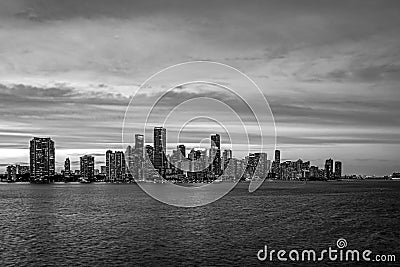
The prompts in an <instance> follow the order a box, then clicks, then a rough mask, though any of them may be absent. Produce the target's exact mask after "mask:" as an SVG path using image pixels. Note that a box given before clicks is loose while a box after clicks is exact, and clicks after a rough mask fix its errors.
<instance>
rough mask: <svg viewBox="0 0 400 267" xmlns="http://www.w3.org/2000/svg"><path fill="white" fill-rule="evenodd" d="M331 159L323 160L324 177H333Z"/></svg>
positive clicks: (328, 178)
mask: <svg viewBox="0 0 400 267" xmlns="http://www.w3.org/2000/svg"><path fill="white" fill-rule="evenodd" d="M333 178H334V177H333V159H327V160H326V161H325V179H327V180H331V179H333Z"/></svg>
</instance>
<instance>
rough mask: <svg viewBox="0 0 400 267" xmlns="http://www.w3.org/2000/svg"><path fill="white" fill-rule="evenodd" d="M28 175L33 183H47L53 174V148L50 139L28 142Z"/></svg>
mask: <svg viewBox="0 0 400 267" xmlns="http://www.w3.org/2000/svg"><path fill="white" fill-rule="evenodd" d="M30 173H31V181H33V182H49V181H50V178H51V177H52V176H54V173H55V148H54V142H53V140H51V139H50V138H39V137H35V138H33V139H32V140H31V141H30Z"/></svg>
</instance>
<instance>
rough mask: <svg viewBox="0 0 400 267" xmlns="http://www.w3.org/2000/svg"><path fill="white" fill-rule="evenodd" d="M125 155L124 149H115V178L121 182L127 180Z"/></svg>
mask: <svg viewBox="0 0 400 267" xmlns="http://www.w3.org/2000/svg"><path fill="white" fill-rule="evenodd" d="M125 164H126V163H125V155H124V152H122V151H115V179H116V180H117V181H119V182H121V181H124V180H125V173H126V168H125V166H126V165H125Z"/></svg>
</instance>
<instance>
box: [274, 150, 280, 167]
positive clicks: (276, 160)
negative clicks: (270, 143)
mask: <svg viewBox="0 0 400 267" xmlns="http://www.w3.org/2000/svg"><path fill="white" fill-rule="evenodd" d="M274 161H275V162H277V163H278V164H280V163H281V151H280V150H275V159H274Z"/></svg>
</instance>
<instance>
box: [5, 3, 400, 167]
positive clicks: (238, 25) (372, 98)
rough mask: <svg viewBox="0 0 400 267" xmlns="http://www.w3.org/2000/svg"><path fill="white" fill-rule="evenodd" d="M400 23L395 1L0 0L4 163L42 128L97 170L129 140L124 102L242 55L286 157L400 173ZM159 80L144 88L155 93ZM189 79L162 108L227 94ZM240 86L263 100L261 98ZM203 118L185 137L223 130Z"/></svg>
mask: <svg viewBox="0 0 400 267" xmlns="http://www.w3.org/2000/svg"><path fill="white" fill-rule="evenodd" d="M399 28H400V2H399V1H397V0H394V1H390V0H385V1H381V0H374V1H371V0H357V1H355V0H347V1H326V0H318V1H317V0H313V1H310V0H302V1H298V0H291V1H289V0H283V1H281V0H279V1H275V0H268V1H255V0H250V1H237V0H231V1H225V0H220V1H208V0H206V1H199V0H197V1H192V0H186V1H182V0H180V1H178V0H173V1H171V0H165V1H161V0H148V1H131V0H114V1H108V0H86V1H78V0H69V1H61V0H2V1H0V171H3V170H4V168H5V166H7V165H9V164H16V163H23V164H27V163H28V162H29V153H28V147H29V140H30V139H31V138H32V137H33V136H49V137H52V139H53V140H54V141H55V143H56V159H57V170H60V168H61V166H62V165H63V161H64V159H65V157H70V158H71V161H72V164H73V166H74V167H77V164H78V162H79V156H82V155H84V154H93V155H95V157H96V164H97V166H96V167H97V168H99V166H100V165H102V164H104V153H105V151H106V150H107V149H121V129H122V122H123V119H124V114H125V110H126V108H127V105H128V104H129V102H130V99H131V97H132V96H133V95H134V94H135V93H137V92H138V90H139V86H140V85H141V84H142V83H143V82H144V81H145V80H146V79H147V78H148V77H149V76H151V75H152V74H154V73H156V72H158V71H160V70H161V69H164V68H166V67H168V66H171V65H174V64H178V63H182V62H187V61H193V60H204V61H215V62H220V63H223V64H227V65H230V66H232V67H234V68H237V69H239V70H240V71H242V72H243V73H245V74H246V75H248V76H249V77H250V78H251V79H253V80H254V81H255V82H256V83H257V85H258V86H259V87H260V88H261V90H262V93H263V95H264V96H265V97H266V99H267V100H268V103H269V105H270V108H271V110H272V112H273V116H274V119H275V123H276V131H277V144H276V146H277V148H278V149H280V150H281V153H282V158H283V160H296V159H298V158H302V159H303V160H311V162H312V164H316V165H319V166H322V164H323V162H324V161H325V159H327V158H330V157H332V158H334V159H335V160H340V161H342V162H343V171H344V173H345V174H352V173H359V174H368V175H385V174H391V173H392V172H394V171H400V160H399V158H400V157H399V156H400V152H399V151H400V124H399V122H400V109H399V104H400V102H399V99H400V98H399V97H400V31H399ZM219 81H220V82H221V83H223V82H226V83H227V84H229V83H230V82H231V81H224V80H223V78H221V77H220V80H219ZM157 86H162V84H159V85H154V86H153V87H151V88H150V87H149V88H147V91H146V88H142V89H141V91H140V94H138V95H136V97H140V99H141V100H143V101H142V102H141V103H150V102H148V101H146V100H148V99H149V98H151V94H152V93H153V94H154V93H155V92H157V90H161V89H160V88H161V87H157ZM205 87H207V88H205ZM178 89H182V88H178ZM178 89H177V90H178ZM186 89H187V90H183V91H180V92H176V90H175V95H172V96H171V97H167V98H166V99H165V101H166V102H165V103H164V104H165V105H167V106H169V107H173V106H176V105H177V104H178V102H179V101H178V102H177V99H180V98H181V97H184V98H185V97H186V98H190V97H198V96H203V95H207V96H209V97H211V98H215V99H219V100H224V99H226V92H223V91H221V90H220V89H221V88H217V87H212V86H199V85H197V86H194V85H193V86H189V87H188V88H186ZM238 90H239V93H240V94H241V95H244V96H246V98H247V99H250V102H249V103H250V104H251V105H255V106H256V105H258V104H259V98H258V95H257V94H255V93H254V95H252V93H251V92H250V91H249V90H247V89H246V88H239V89H238ZM178 91H179V90H178ZM173 93H174V92H172V94H173ZM174 96H175V97H174ZM168 101H169V102H168ZM228 102H229V101H228ZM231 102H233V103H237V102H235V101H231ZM182 113H183V112H181V113H180V114H182ZM221 116H222V117H221V118H223V119H222V121H226V122H227V123H228V122H231V123H232V124H235V123H234V122H233V120H232V121H231V120H230V119H231V118H232V115H231V114H225V117H224V113H223V112H222V113H221ZM265 116H266V117H268V116H270V114H266V115H265ZM178 117H179V114H178V115H177V120H176V123H175V124H176V125H175V126H176V127H175V128H179V127H178V126H179V125H178V121H179V123H181V119H183V117H180V118H178ZM201 123H203V126H201V125H202V124H201ZM204 123H205V122H204V121H202V122H198V123H197V124H193V125H192V128H193V129H194V128H195V129H196V133H193V132H190V131H188V132H186V135H183V136H186V137H185V138H186V139H185V138H184V139H182V142H184V143H187V144H189V146H190V145H195V144H196V143H199V142H200V141H201V140H202V139H204V138H207V137H208V136H209V134H210V129H214V128H213V127H207V123H205V124H206V125H204ZM171 127H172V126H171ZM238 127H239V126H238V125H237V124H235V125H233V126H232V129H238ZM172 128H173V127H172ZM193 129H192V130H193ZM189 130H190V129H189ZM133 131H134V130H132V139H133V134H134V133H133ZM172 132H173V131H171V132H170V131H169V132H168V133H167V136H169V133H172ZM232 134H233V135H234V134H235V130H233V132H232ZM146 137H147V136H146ZM146 139H147V141H148V142H149V143H151V140H148V138H146ZM174 145H175V144H173V143H172V142H171V145H170V147H169V148H172V147H173V146H174ZM269 154H271V153H269ZM234 155H236V156H237V157H242V156H243V155H242V154H240V151H234ZM269 157H270V158H271V155H269Z"/></svg>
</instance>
